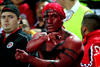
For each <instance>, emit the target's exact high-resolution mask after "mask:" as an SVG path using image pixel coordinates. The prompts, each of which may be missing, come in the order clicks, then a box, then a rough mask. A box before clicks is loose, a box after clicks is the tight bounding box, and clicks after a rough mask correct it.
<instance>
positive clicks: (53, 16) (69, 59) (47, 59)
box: [15, 3, 83, 67]
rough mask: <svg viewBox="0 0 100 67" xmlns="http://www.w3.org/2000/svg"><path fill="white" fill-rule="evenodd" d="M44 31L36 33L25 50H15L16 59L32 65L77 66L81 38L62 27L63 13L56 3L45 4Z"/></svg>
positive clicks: (80, 55)
mask: <svg viewBox="0 0 100 67" xmlns="http://www.w3.org/2000/svg"><path fill="white" fill-rule="evenodd" d="M42 16H43V21H44V22H45V28H46V32H43V33H37V34H36V35H34V37H33V39H32V40H31V41H30V42H29V43H28V44H27V49H26V50H27V52H31V53H32V52H34V53H35V52H36V56H30V55H29V54H28V53H26V52H25V51H23V50H20V49H17V50H16V54H15V57H16V60H20V61H22V62H26V63H30V64H31V65H33V66H34V67H79V66H80V61H81V58H82V54H83V52H82V43H81V40H80V39H79V38H78V37H77V36H75V35H74V34H72V33H70V32H68V31H65V30H64V29H63V28H62V24H63V22H62V21H63V19H64V18H65V13H64V11H63V8H62V7H61V6H60V5H59V4H57V3H49V4H47V5H46V6H45V7H44V8H43V11H42Z"/></svg>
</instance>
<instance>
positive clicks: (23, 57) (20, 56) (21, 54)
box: [15, 49, 29, 62]
mask: <svg viewBox="0 0 100 67" xmlns="http://www.w3.org/2000/svg"><path fill="white" fill-rule="evenodd" d="M15 58H16V60H20V61H21V62H28V60H29V59H28V58H29V55H28V53H26V52H25V51H24V50H20V49H16V54H15Z"/></svg>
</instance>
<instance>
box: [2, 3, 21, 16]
mask: <svg viewBox="0 0 100 67" xmlns="http://www.w3.org/2000/svg"><path fill="white" fill-rule="evenodd" d="M3 12H13V13H15V14H16V15H17V17H19V14H20V12H19V9H18V8H17V7H16V6H15V5H12V4H10V5H5V6H4V8H3V9H2V11H1V14H2V13H3Z"/></svg>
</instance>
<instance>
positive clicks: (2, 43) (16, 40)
mask: <svg viewBox="0 0 100 67" xmlns="http://www.w3.org/2000/svg"><path fill="white" fill-rule="evenodd" d="M30 39H31V37H30V36H28V35H27V34H26V33H24V32H23V31H22V29H18V30H17V31H14V32H13V33H11V34H10V35H9V36H8V37H7V38H5V33H1V34H0V67H28V64H25V63H22V62H20V61H17V60H16V59H15V53H16V49H22V50H25V49H26V45H27V43H28V41H29V40H30Z"/></svg>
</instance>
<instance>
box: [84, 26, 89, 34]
mask: <svg viewBox="0 0 100 67" xmlns="http://www.w3.org/2000/svg"><path fill="white" fill-rule="evenodd" d="M87 32H88V29H87V27H86V26H84V28H83V34H84V35H87Z"/></svg>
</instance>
